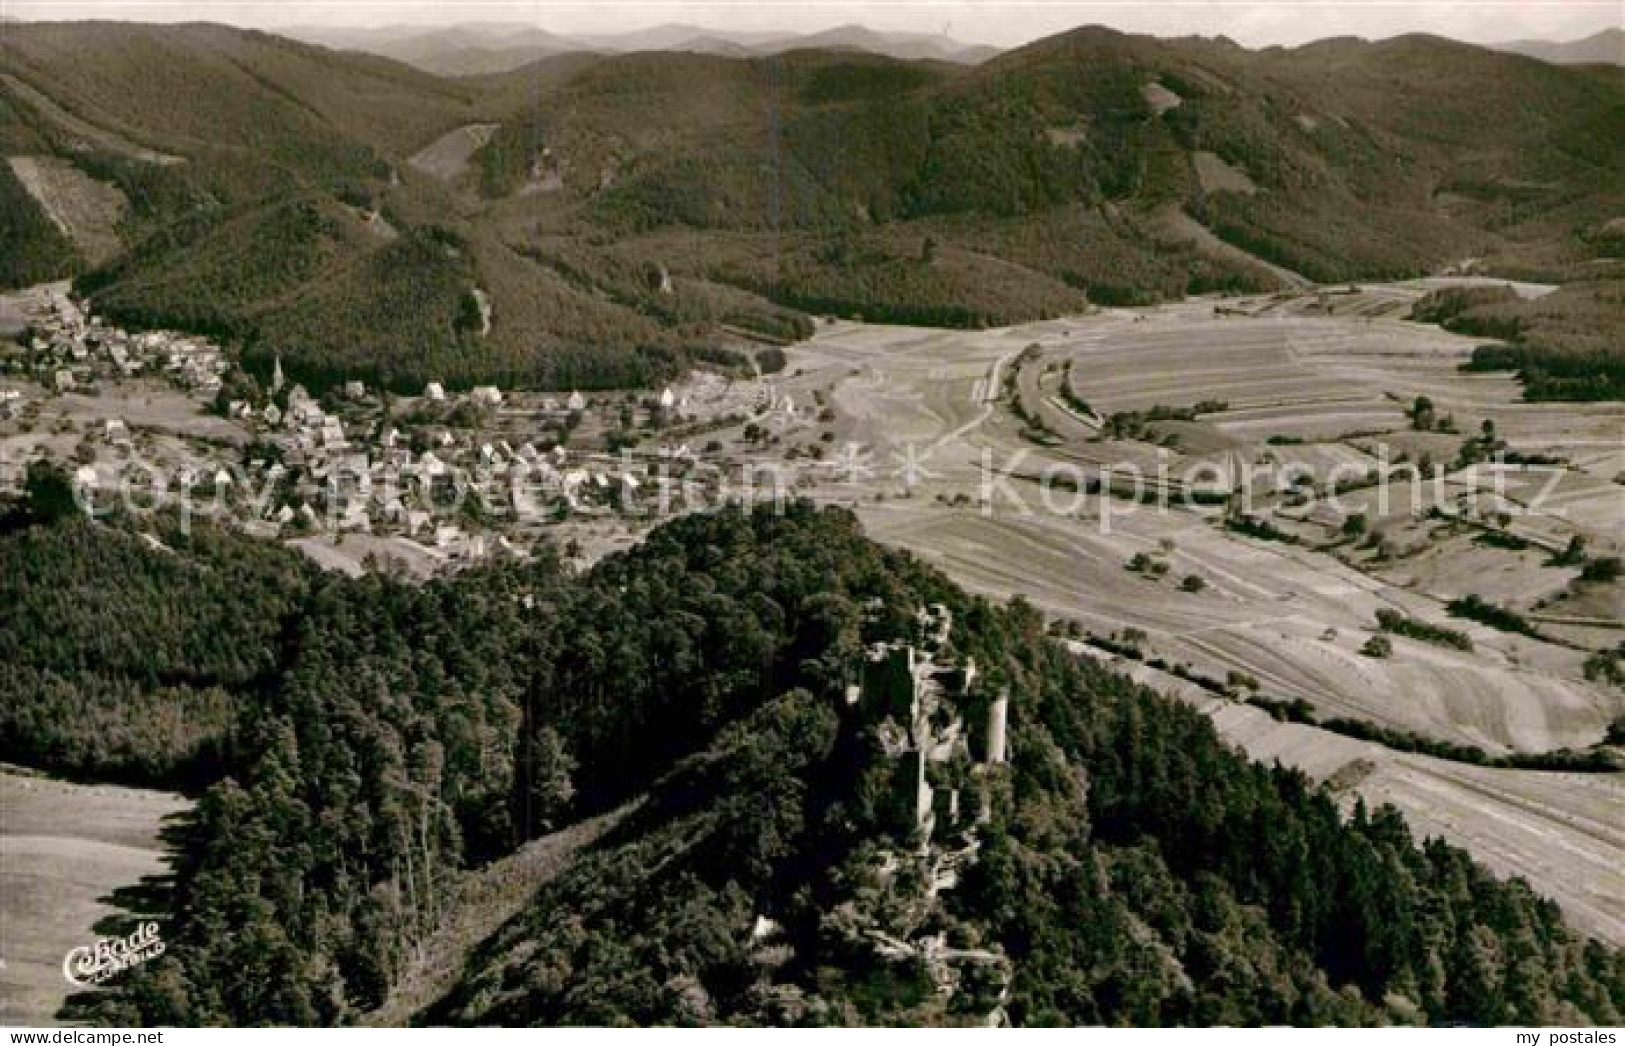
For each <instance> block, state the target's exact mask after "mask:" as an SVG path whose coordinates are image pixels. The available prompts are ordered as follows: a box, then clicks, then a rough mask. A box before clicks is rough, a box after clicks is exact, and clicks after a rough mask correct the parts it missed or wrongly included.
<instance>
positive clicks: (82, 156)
mask: <svg viewBox="0 0 1625 1046" xmlns="http://www.w3.org/2000/svg"><path fill="white" fill-rule="evenodd" d="M823 43H825V44H827V45H830V46H833V47H835V48H838V49H835V50H792V51H788V52H785V53H783V54H779V55H775V56H771V57H762V56H757V55H747V56H733V55H718V54H699V53H687V52H685V53H652V52H642V53H633V54H624V55H591V54H581V53H570V54H558V55H551V56H549V57H545V58H542V59H540V60H538V61H536V62H533V63H531V64H530V65H527V66H525V67H524V68H522V69H519V70H515V71H512V72H507V73H499V74H493V75H484V76H476V77H469V78H462V79H443V78H438V77H435V76H432V75H429V74H427V73H424V72H422V71H419V70H416V69H413V68H410V67H408V66H406V65H403V64H399V63H396V62H393V61H390V60H387V59H383V58H378V57H372V56H367V55H362V54H356V53H351V52H344V53H340V52H334V51H330V50H326V49H324V48H321V47H317V46H313V45H310V44H303V43H296V42H293V41H290V40H286V39H282V38H279V37H275V36H270V35H267V34H264V33H257V32H245V31H239V30H235V29H229V28H225V27H221V26H215V25H185V26H165V27H158V26H138V25H114V24H110V23H83V24H64V25H55V24H52V25H32V24H30V25H20V26H9V27H8V28H7V30H6V31H5V33H4V34H0V151H3V153H4V155H5V156H6V157H7V159H8V163H7V164H6V165H4V166H0V195H4V197H5V199H6V201H7V208H6V212H5V214H6V217H5V223H6V224H5V226H4V228H3V230H0V236H3V237H4V245H5V248H6V250H5V252H4V254H5V257H6V258H7V261H6V263H5V266H4V269H0V278H3V280H4V282H6V283H10V284H17V283H24V282H29V281H34V280H40V279H46V278H50V277H53V276H60V275H67V274H77V275H78V279H79V281H80V288H81V289H82V290H83V291H85V292H87V293H90V294H91V295H93V297H94V298H95V300H96V304H97V307H98V308H99V309H100V310H102V311H104V312H105V313H107V314H108V315H111V316H113V317H115V318H118V319H120V320H122V321H123V322H126V323H130V324H135V325H172V326H180V327H188V328H192V329H198V330H202V331H206V332H209V333H213V334H215V335H218V336H221V337H224V338H227V339H230V340H232V341H235V342H238V343H240V344H241V345H242V346H243V348H244V350H245V358H246V359H247V360H248V362H249V363H250V365H251V366H262V365H263V366H264V367H266V368H267V369H268V366H269V360H270V358H271V355H272V354H273V353H278V352H279V353H281V354H282V356H283V358H284V361H285V364H286V365H287V366H288V368H289V369H290V370H291V371H293V372H294V373H295V374H296V375H298V376H299V377H300V378H301V379H302V380H305V381H307V382H313V383H316V384H326V383H327V382H330V381H332V380H336V379H337V378H339V377H340V376H345V375H354V376H360V377H370V378H372V379H374V380H381V381H385V382H388V383H390V384H393V385H396V386H398V387H400V388H403V389H408V388H414V387H417V386H420V385H421V383H422V382H423V381H425V380H427V379H430V378H438V379H440V380H443V381H447V382H450V383H452V384H453V385H466V384H469V383H472V382H475V381H480V380H493V379H495V380H501V381H503V382H505V383H509V382H511V383H538V384H548V385H566V386H569V385H581V386H597V387H603V386H615V385H628V384H645V383H648V382H652V381H656V380H659V379H661V378H663V377H665V376H667V375H669V374H671V373H673V372H675V371H676V370H679V369H681V368H682V367H683V366H685V365H686V364H687V363H688V362H690V361H692V360H694V359H696V358H705V359H708V360H711V361H713V362H716V363H718V364H719V365H722V366H744V365H746V363H747V360H746V356H747V355H748V353H749V352H750V351H751V349H752V346H753V345H756V344H759V343H761V342H764V341H782V340H784V339H793V338H795V337H799V336H802V335H804V334H805V333H806V332H807V331H808V330H810V326H809V320H808V318H807V317H808V315H809V314H826V313H833V314H841V315H847V316H862V317H865V318H868V319H875V320H887V321H893V320H897V321H908V322H918V323H927V324H940V325H951V326H979V325H989V324H1003V323H1009V322H1016V321H1022V320H1029V319H1033V318H1038V317H1043V316H1051V315H1058V314H1064V313H1067V312H1073V311H1077V310H1080V309H1082V308H1084V307H1086V305H1087V304H1088V303H1090V302H1095V303H1130V304H1132V303H1139V302H1150V301H1155V300H1159V299H1164V298H1167V297H1172V296H1179V295H1183V294H1186V293H1190V292H1202V291H1211V290H1244V289H1267V288H1270V287H1274V286H1278V285H1280V284H1281V283H1282V282H1283V281H1292V282H1297V281H1301V280H1303V279H1307V280H1311V281H1321V282H1335V281H1346V280H1353V279H1360V278H1366V277H1376V276H1402V275H1418V274H1423V273H1428V272H1432V271H1437V270H1438V269H1440V268H1441V267H1443V266H1446V265H1449V264H1454V263H1458V262H1462V261H1464V260H1466V259H1473V260H1474V264H1475V265H1477V266H1478V267H1479V268H1481V269H1484V270H1487V271H1491V272H1496V271H1502V272H1507V273H1509V274H1511V273H1516V274H1519V275H1522V276H1525V277H1535V278H1546V279H1551V280H1556V281H1566V280H1570V279H1579V278H1581V277H1584V278H1587V279H1590V280H1596V279H1598V278H1602V277H1608V276H1609V274H1610V273H1611V272H1612V271H1613V270H1612V269H1610V268H1609V265H1610V264H1611V263H1610V262H1609V261H1608V259H1609V258H1612V257H1618V254H1619V246H1620V243H1619V239H1618V237H1617V235H1615V234H1614V232H1612V231H1611V230H1613V229H1615V228H1617V221H1616V219H1618V218H1619V217H1620V216H1622V215H1625V181H1622V180H1621V178H1620V176H1619V175H1620V172H1621V171H1622V170H1625V81H1622V80H1621V79H1620V78H1619V77H1618V76H1616V75H1612V71H1610V70H1606V69H1601V68H1592V67H1584V68H1581V67H1576V68H1566V67H1558V66H1554V65H1549V64H1545V63H1542V62H1538V61H1534V60H1531V59H1527V58H1523V57H1519V56H1515V55H1508V54H1501V53H1496V52H1491V51H1485V50H1483V49H1480V48H1475V47H1470V46H1467V45H1463V44H1457V43H1452V42H1449V41H1445V40H1441V39H1437V38H1430V37H1402V38H1397V39H1394V40H1388V41H1382V42H1379V43H1366V42H1362V41H1355V40H1329V41H1322V42H1319V43H1316V44H1311V45H1308V46H1305V47H1301V48H1295V49H1280V48H1274V49H1268V50H1264V51H1249V50H1246V49H1243V48H1241V47H1239V46H1237V45H1235V44H1232V43H1230V42H1228V41H1225V40H1223V39H1219V40H1204V39H1180V40H1159V39H1153V38H1148V37H1133V36H1125V35H1123V34H1119V33H1115V32H1112V31H1109V30H1104V29H1098V28H1088V29H1080V30H1077V31H1074V32H1070V33H1066V34H1062V35H1060V36H1057V37H1053V38H1050V39H1048V40H1044V41H1040V42H1038V43H1035V44H1032V45H1030V46H1028V47H1025V48H1021V49H1019V50H1016V51H1012V52H1008V53H1005V54H1002V55H999V56H997V57H994V58H992V59H990V60H988V61H986V62H983V63H982V64H980V65H977V66H974V67H972V66H967V65H964V64H956V63H953V62H943V61H930V60H926V61H900V60H897V59H893V58H888V57H882V56H878V55H874V54H868V53H863V51H862V50H858V49H852V48H853V47H856V46H857V44H854V43H853V41H852V40H847V39H844V38H841V37H840V35H839V34H837V35H836V36H835V37H832V38H831V39H829V40H825V41H823ZM757 46H759V44H758V45H757ZM19 161H21V162H19ZM42 164H43V166H42ZM41 172H43V173H41ZM53 194H55V195H53ZM61 201H66V203H68V204H73V206H65V205H64V206H57V205H55V204H57V203H58V202H61ZM87 201H88V202H87ZM91 202H94V203H98V205H97V206H90V205H89V203H91ZM1610 222H1614V223H1615V224H1614V225H1610V224H1609V223H1610ZM1616 267H1617V266H1616ZM1614 278H1617V274H1615V276H1614ZM482 297H483V298H484V299H485V300H487V301H489V302H490V304H491V310H490V314H489V317H488V320H489V322H488V323H487V322H486V317H484V316H483V315H482V313H483V309H482V308H481V307H480V306H479V304H478V303H479V301H480V299H481V298H482Z"/></svg>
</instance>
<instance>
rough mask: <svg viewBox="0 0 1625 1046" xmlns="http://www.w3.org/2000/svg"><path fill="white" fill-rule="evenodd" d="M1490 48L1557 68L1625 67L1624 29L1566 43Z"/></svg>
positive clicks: (1510, 43) (1540, 42)
mask: <svg viewBox="0 0 1625 1046" xmlns="http://www.w3.org/2000/svg"><path fill="white" fill-rule="evenodd" d="M1491 46H1492V47H1493V48H1494V49H1495V50H1497V51H1510V52H1512V53H1513V54H1521V55H1526V56H1528V57H1530V58H1538V59H1540V60H1541V61H1543V62H1551V63H1553V64H1555V65H1625V29H1604V30H1602V31H1601V32H1599V33H1593V34H1591V35H1590V36H1587V37H1584V38H1582V39H1579V40H1569V41H1566V42H1558V41H1552V40H1509V41H1508V42H1506V43H1503V44H1493V45H1491Z"/></svg>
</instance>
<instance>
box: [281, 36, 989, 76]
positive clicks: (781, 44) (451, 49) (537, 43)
mask: <svg viewBox="0 0 1625 1046" xmlns="http://www.w3.org/2000/svg"><path fill="white" fill-rule="evenodd" d="M286 33H287V35H289V36H291V37H293V38H295V39H299V40H304V41H307V42H309V43H315V44H320V45H322V46H325V47H333V48H337V49H340V50H349V51H365V52H369V53H372V54H378V55H382V56H383V57H386V58H393V59H395V60H396V61H401V62H406V63H408V64H409V65H415V66H417V67H418V68H420V69H423V70H425V71H426V72H431V73H435V74H437V75H441V76H474V75H484V74H489V73H502V72H507V71H509V70H512V69H518V68H520V67H521V66H523V65H526V64H527V63H530V62H534V61H536V60H538V59H541V58H546V57H549V56H551V55H556V54H565V53H569V52H574V51H586V52H595V53H603V54H629V53H633V52H638V51H676V52H687V53H695V54H717V55H731V56H735V57H745V56H750V55H769V54H780V53H783V52H786V51H796V50H809V49H824V50H840V51H862V52H865V53H868V54H876V55H883V56H886V57H890V58H897V59H901V60H904V61H936V62H953V63H956V64H960V65H975V64H978V63H980V62H983V61H986V60H987V59H988V58H991V57H992V56H994V55H996V54H998V53H999V50H998V48H996V47H989V46H987V45H983V44H967V43H964V42H962V41H959V40H955V39H953V38H951V37H948V36H944V35H941V34H936V33H907V32H889V31H881V30H874V29H869V28H866V27H864V26H860V25H844V26H837V27H835V28H832V29H825V30H820V31H818V32H815V33H778V32H746V31H735V30H727V29H714V28H707V27H704V26H698V25H684V24H678V23H673V24H668V25H660V26H654V27H651V28H648V29H635V30H629V31H627V32H624V33H596V34H590V35H583V36H575V37H570V36H562V35H559V34H555V33H549V32H546V31H544V30H541V29H538V28H535V27H531V26H525V25H499V26H483V25H475V26H459V27H452V28H438V27H437V28H414V27H407V26H396V27H385V28H379V29H327V28H322V27H305V28H293V29H289V30H286Z"/></svg>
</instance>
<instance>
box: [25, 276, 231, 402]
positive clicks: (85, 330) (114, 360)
mask: <svg viewBox="0 0 1625 1046" xmlns="http://www.w3.org/2000/svg"><path fill="white" fill-rule="evenodd" d="M29 330H30V332H31V334H30V338H29V347H30V348H31V349H32V350H33V352H34V356H35V367H36V369H37V370H38V372H39V373H40V376H41V378H42V379H43V381H44V383H45V384H47V385H49V386H50V387H52V388H54V389H56V390H57V391H58V392H68V391H71V390H73V389H75V388H79V387H83V386H88V385H93V384H94V383H95V382H96V380H97V379H98V378H99V377H101V376H102V375H104V374H112V375H114V376H117V377H134V376H136V375H139V374H162V375H164V376H166V377H168V378H169V379H170V380H171V381H173V382H175V384H177V385H179V386H180V387H182V388H184V389H188V390H191V391H194V392H198V393H201V394H203V395H209V396H212V395H214V394H215V393H216V392H218V391H219V390H220V386H221V383H222V380H223V376H224V375H225V373H226V371H227V370H229V369H230V366H231V365H230V364H229V363H228V362H227V360H226V357H225V353H224V352H223V351H221V349H220V346H218V345H216V344H214V343H213V342H211V341H210V340H209V339H207V338H202V337H198V336H196V335H190V334H180V333H177V332H175V331H143V332H141V333H138V334H131V333H129V332H127V331H125V330H123V329H122V328H119V327H115V326H113V325H112V324H110V323H108V322H106V321H105V320H104V319H102V318H101V317H100V316H95V315H91V314H89V313H87V312H86V311H85V310H84V308H82V307H81V306H80V304H79V303H78V302H75V301H74V300H73V299H72V298H70V297H69V296H68V295H66V294H60V293H55V292H52V293H50V294H47V295H46V296H45V297H44V298H43V299H41V301H40V302H39V304H38V305H36V306H35V308H34V309H33V311H32V313H31V315H30V316H29Z"/></svg>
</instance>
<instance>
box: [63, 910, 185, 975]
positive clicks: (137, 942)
mask: <svg viewBox="0 0 1625 1046" xmlns="http://www.w3.org/2000/svg"><path fill="white" fill-rule="evenodd" d="M162 954H164V942H163V941H162V940H160V939H159V937H158V924H157V923H152V922H148V923H142V924H141V925H140V926H139V927H137V928H136V931H135V932H134V933H132V934H130V936H128V937H98V938H97V939H96V943H95V944H91V945H81V946H79V947H78V948H75V949H74V950H73V951H71V952H69V953H68V954H67V955H66V956H65V957H64V958H63V959H62V976H63V977H65V978H67V981H68V983H69V984H71V985H73V986H74V987H75V988H89V987H91V986H93V985H97V984H100V983H102V982H103V981H105V980H107V979H108V978H109V977H111V976H113V975H114V974H115V973H118V972H119V971H120V970H127V969H129V968H130V967H132V966H136V965H138V964H140V963H144V962H146V961H147V960H148V959H156V958H158V956H160V955H162Z"/></svg>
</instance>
